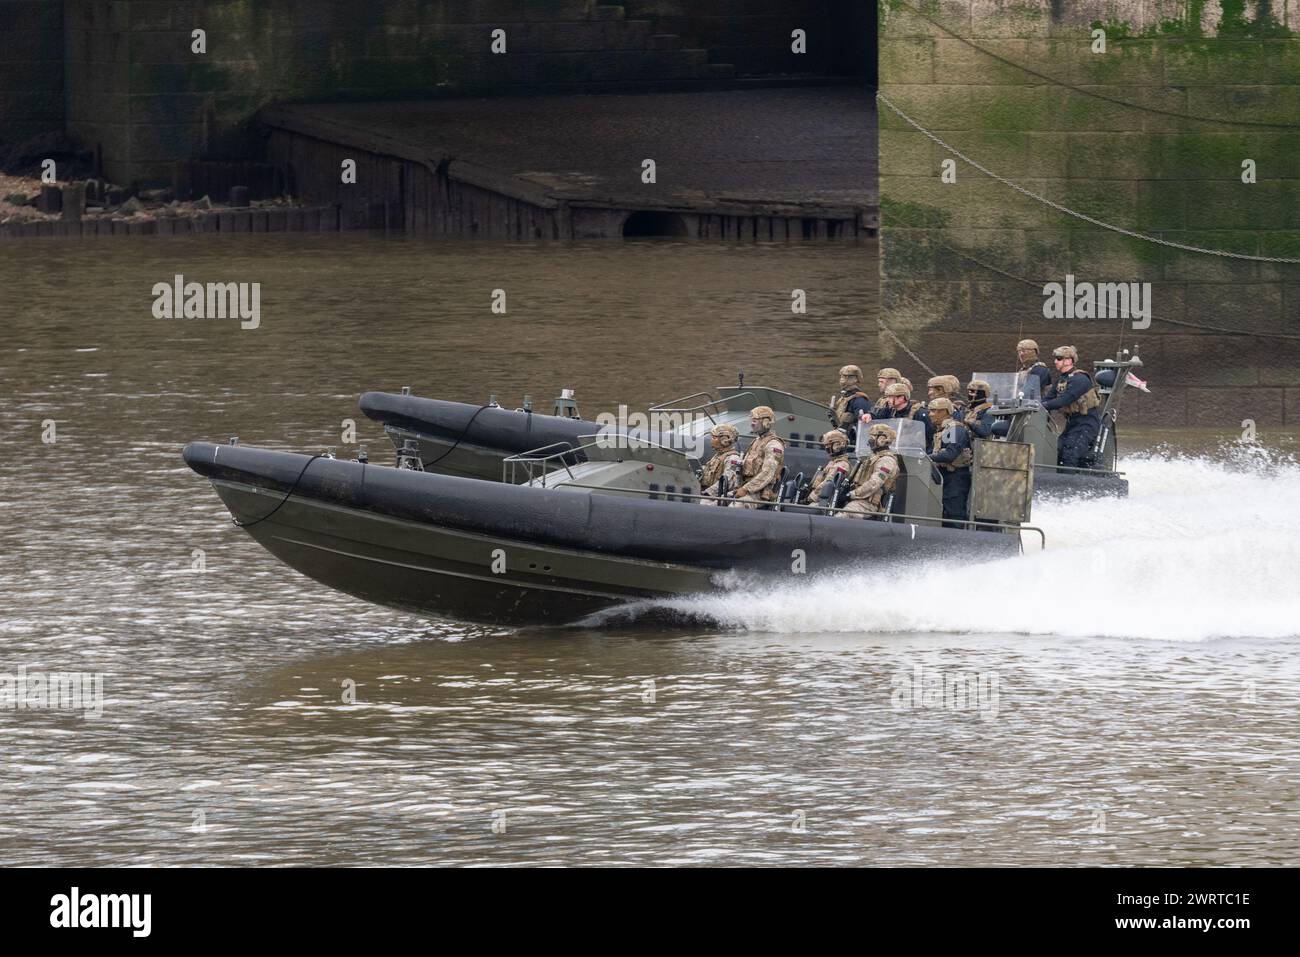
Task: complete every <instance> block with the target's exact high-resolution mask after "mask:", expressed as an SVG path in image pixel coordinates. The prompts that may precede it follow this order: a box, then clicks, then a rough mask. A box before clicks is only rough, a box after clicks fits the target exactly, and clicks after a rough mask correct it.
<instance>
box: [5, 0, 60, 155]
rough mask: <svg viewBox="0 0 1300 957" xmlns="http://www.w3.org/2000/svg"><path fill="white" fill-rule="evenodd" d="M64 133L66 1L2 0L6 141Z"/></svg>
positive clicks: (18, 140) (12, 141)
mask: <svg viewBox="0 0 1300 957" xmlns="http://www.w3.org/2000/svg"><path fill="white" fill-rule="evenodd" d="M62 129H63V0H0V143H18V142H22V141H23V140H26V139H28V138H30V137H33V136H39V135H41V134H43V133H57V132H60V131H61V130H62Z"/></svg>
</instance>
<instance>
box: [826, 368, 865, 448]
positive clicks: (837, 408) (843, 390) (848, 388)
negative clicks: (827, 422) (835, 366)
mask: <svg viewBox="0 0 1300 957" xmlns="http://www.w3.org/2000/svg"><path fill="white" fill-rule="evenodd" d="M870 413H871V399H870V398H868V397H867V394H866V393H865V392H863V391H862V370H861V369H859V368H858V367H857V366H844V367H843V368H842V369H840V392H839V395H837V396H832V397H831V412H830V415H831V425H832V426H834V427H835V428H837V429H839V430H840V431H841V432H843V433H844V434H845V435H846V436H848V441H849V443H850V444H851V443H853V442H856V441H857V428H858V422H859V421H860V420H861V419H862V416H864V415H869V414H870Z"/></svg>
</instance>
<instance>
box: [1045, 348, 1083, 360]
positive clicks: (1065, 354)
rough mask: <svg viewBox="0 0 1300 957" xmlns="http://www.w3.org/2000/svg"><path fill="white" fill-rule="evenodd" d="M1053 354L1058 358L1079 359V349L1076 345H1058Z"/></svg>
mask: <svg viewBox="0 0 1300 957" xmlns="http://www.w3.org/2000/svg"><path fill="white" fill-rule="evenodd" d="M1052 356H1053V358H1056V359H1073V360H1074V361H1075V362H1078V361H1079V350H1078V349H1076V348H1074V346H1057V347H1056V348H1055V349H1053V350H1052Z"/></svg>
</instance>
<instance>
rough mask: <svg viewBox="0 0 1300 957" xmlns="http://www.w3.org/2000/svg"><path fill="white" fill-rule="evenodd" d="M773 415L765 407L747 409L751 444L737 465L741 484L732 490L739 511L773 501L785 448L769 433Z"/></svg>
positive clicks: (778, 438)
mask: <svg viewBox="0 0 1300 957" xmlns="http://www.w3.org/2000/svg"><path fill="white" fill-rule="evenodd" d="M775 422H776V413H775V412H773V411H772V409H771V408H770V407H769V406H766V405H760V406H756V407H754V408H752V409H750V410H749V430H750V431H751V432H752V433H754V436H755V438H754V441H753V442H752V443H751V444H750V446H749V448H748V449H747V450H746V452H745V457H744V458H743V459H742V460H741V463H740V478H741V482H742V483H743V484H742V485H741V486H740V488H738V489H736V499H737V501H736V502H733V503H732V504H733V505H738V506H740V507H741V508H760V507H761V506H762V505H764V504H766V503H768V502H775V501H776V494H777V485H778V484H779V483H780V481H781V468H782V466H784V464H785V445H783V444H782V442H781V439H780V437H778V436H777V434H776V433H775V432H773V431H772V425H773V423H775Z"/></svg>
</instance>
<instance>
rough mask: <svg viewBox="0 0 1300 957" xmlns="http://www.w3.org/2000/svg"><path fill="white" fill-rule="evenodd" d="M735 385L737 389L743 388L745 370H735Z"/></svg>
mask: <svg viewBox="0 0 1300 957" xmlns="http://www.w3.org/2000/svg"><path fill="white" fill-rule="evenodd" d="M736 385H737V387H738V388H741V389H743V388H745V370H744V369H737V370H736Z"/></svg>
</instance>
